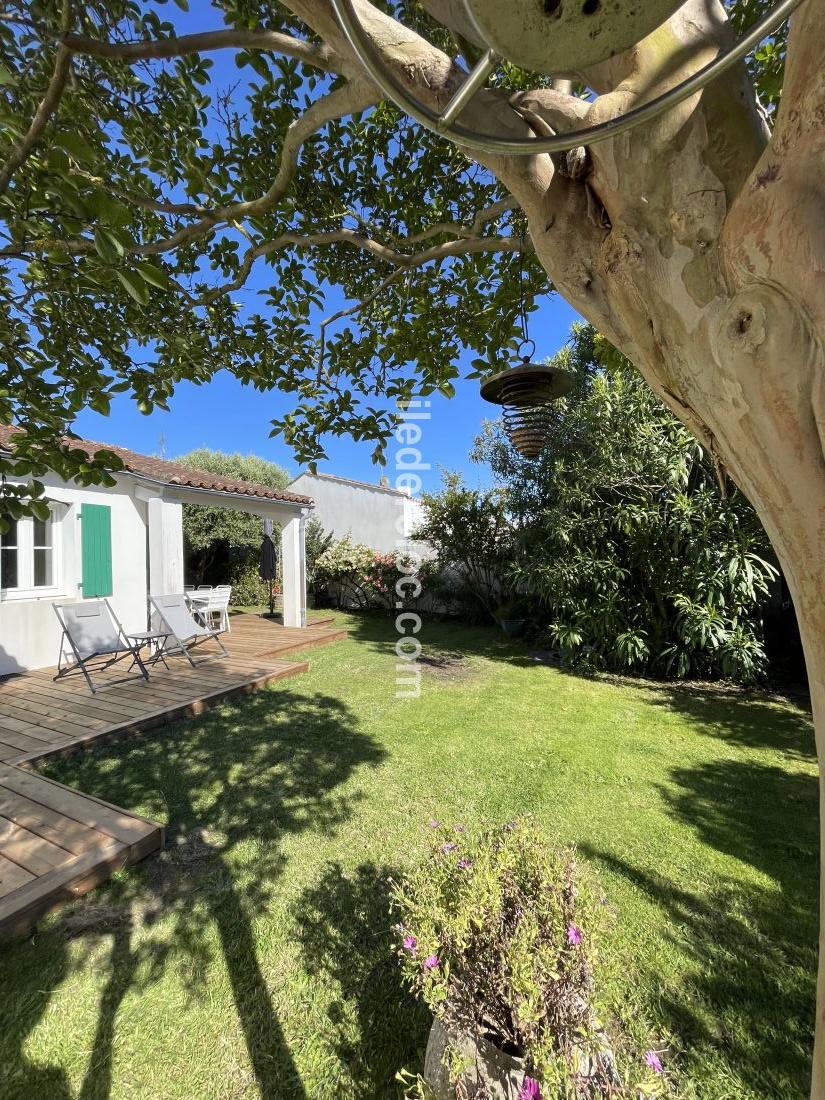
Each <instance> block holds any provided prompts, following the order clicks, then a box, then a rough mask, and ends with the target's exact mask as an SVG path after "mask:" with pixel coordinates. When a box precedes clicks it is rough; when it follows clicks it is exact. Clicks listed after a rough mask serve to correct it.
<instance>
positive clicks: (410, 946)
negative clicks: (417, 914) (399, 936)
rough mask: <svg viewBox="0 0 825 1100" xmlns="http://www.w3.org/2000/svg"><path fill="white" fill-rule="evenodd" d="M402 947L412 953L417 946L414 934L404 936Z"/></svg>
mask: <svg viewBox="0 0 825 1100" xmlns="http://www.w3.org/2000/svg"><path fill="white" fill-rule="evenodd" d="M403 947H404V950H405V951H409V952H410V954H412V955H414V954H415V949H416V947H418V940H417V939H416V938H415V936H405V937H404V942H403Z"/></svg>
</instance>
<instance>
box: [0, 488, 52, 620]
mask: <svg viewBox="0 0 825 1100" xmlns="http://www.w3.org/2000/svg"><path fill="white" fill-rule="evenodd" d="M49 511H50V513H51V528H52V583H51V584H49V585H42V586H35V583H34V521H33V520H32V517H31V516H23V517H22V518H21V519H19V520H18V521H17V581H18V584H17V587H16V588H5V587H3V577H2V576H0V599H2V600H3V601H8V600H43V599H51V598H52V597H53V596H64V595H65V594H66V593H65V589H64V586H63V522H64V518H65V512H66V508H65V505H63V506H61V505H59V504H56V503H50V505H49ZM2 539H3V536H2V534H0V542H2Z"/></svg>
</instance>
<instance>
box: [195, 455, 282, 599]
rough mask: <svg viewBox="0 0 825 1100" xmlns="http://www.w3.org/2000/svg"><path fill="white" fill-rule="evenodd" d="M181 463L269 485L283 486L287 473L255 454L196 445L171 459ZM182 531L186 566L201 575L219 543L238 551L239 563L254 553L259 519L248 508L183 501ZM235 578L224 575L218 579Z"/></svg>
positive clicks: (257, 541)
mask: <svg viewBox="0 0 825 1100" xmlns="http://www.w3.org/2000/svg"><path fill="white" fill-rule="evenodd" d="M175 461H176V462H180V463H181V465H183V466H191V467H193V468H194V469H196V470H207V471H208V472H209V473H212V474H221V475H222V476H224V477H227V478H238V479H239V480H241V481H253V482H256V483H257V484H259V485H267V486H269V487H270V488H272V489H285V488H286V487H287V485H289V482H290V480H291V479H290V476H289V474H288V473H287V471H286V470H285V469H284V468H283V466H278V465H277V464H276V463H274V462H268V461H267V460H266V459H264V458H260V457H259V456H258V455H251V454H250V455H241V454H226V453H224V452H223V451H213V450H211V449H209V448H208V447H200V448H198V449H197V450H194V451H189V453H188V454H185V455H181V456H180V457H179V458H177V459H175ZM183 534H184V539H185V541H186V548H187V551H188V553H189V566H190V569H192V570H193V572H194V573H195V574H196V575H197V579H198V580H199V581H202V580H203V579H204V576H205V573H206V570H207V569H208V568H209V566H210V565H211V563H212V562H213V560H214V558H215V555H216V552H217V550H218V548H219V546H220V545H221V544H223V545H224V547H225V548H226V549H227V550H228V549H234V550H235V551H239V552H240V553H239V555H238V557H239V563H238V564H239V565H243V564H244V563H245V562H246V560H247V559H249V558H250V556H254V555H255V554H256V553H257V551H258V549H259V548H260V545H261V519H260V517H259V516H255V515H251V514H250V513H248V512H242V511H235V510H234V509H231V508H212V507H209V506H208V505H203V504H184V506H183ZM228 579H235V578H234V576H232V577H230V575H227V576H226V577H223V578H222V580H224V581H226V580H228Z"/></svg>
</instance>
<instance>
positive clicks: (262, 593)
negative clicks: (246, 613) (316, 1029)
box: [229, 560, 269, 607]
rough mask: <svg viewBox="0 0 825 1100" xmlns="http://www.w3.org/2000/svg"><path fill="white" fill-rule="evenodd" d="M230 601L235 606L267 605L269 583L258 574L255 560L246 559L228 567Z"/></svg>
mask: <svg viewBox="0 0 825 1100" xmlns="http://www.w3.org/2000/svg"><path fill="white" fill-rule="evenodd" d="M229 584H231V585H232V603H233V604H234V605H235V606H236V607H262V606H264V605H266V606H268V605H269V585H268V584H267V583H266V582H265V581H262V580H261V578H260V577H259V576H258V563H257V561H251V560H248V561H246V562H240V563H237V564H234V565H233V566H231V567H230V572H229Z"/></svg>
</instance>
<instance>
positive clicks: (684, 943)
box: [581, 759, 819, 1100]
mask: <svg viewBox="0 0 825 1100" xmlns="http://www.w3.org/2000/svg"><path fill="white" fill-rule="evenodd" d="M659 790H660V793H661V795H662V797H663V798H664V799H665V801H666V803H667V805H668V808H669V812H670V814H671V815H672V816H673V817H674V818H676V819H677V820H679V821H680V822H682V823H683V824H685V825H687V826H688V827H689V828H690V829H691V830H692V831H693V832H694V833H695V835H696V836H697V837H698V839H699V840H700V841H702V842H703V843H704V844H705V845H707V846H709V847H711V848H714V849H716V850H717V851H719V852H722V853H724V854H725V855H726V856H729V857H733V858H735V859H737V860H739V861H741V862H742V863H743V864H746V865H748V867H749V868H753V869H754V870H755V871H756V872H758V875H759V876H764V877H765V879H766V880H768V881H764V884H763V882H760V881H758V880H757V881H754V877H755V876H754V875H753V872H752V871H750V870H749V871H748V872H747V876H745V875H743V877H742V878H735V877H731V876H728V877H726V878H725V879H724V880H723V881H722V882H721V883H719V877H718V874H717V873H716V872H711V875H712V886H707V885H706V884H704V883H703V882H702V881H701V880H699V881H697V882H696V885H695V887H694V888H692V889H686V888H685V887H684V886H683V885H682V884H677V883H676V882H674V881H671V880H670V879H669V877H668V875H667V871H666V864H665V863H663V866H662V868H661V869H660V870H658V871H657V872H652V871H650V869H648V868H643V867H638V866H633V865H632V864H631V863H629V862H628V861H626V860H624V859H622V858H621V857H619V856H617V855H615V854H611V853H608V852H605V851H600V850H595V849H592V848H587V847H585V846H583V847H582V849H581V850H582V851H583V853H584V854H585V855H589V856H592V857H594V858H595V859H597V860H599V861H600V862H601V863H602V864H604V865H605V866H607V867H608V868H609V869H610V871H611V872H613V873H614V874H617V875H621V876H622V877H624V878H625V879H627V880H628V881H629V882H631V883H632V884H633V885H634V886H635V887H636V888H637V889H638V890H640V891H642V892H643V893H644V894H645V895H647V897H648V898H649V899H650V901H651V902H652V903H653V904H655V905H657V906H658V907H659V908H660V909H661V910H662V911H663V912H664V913H665V915H666V917H667V922H668V925H667V927H668V932H667V936H668V938H669V939H670V940H671V942H672V943H673V945H674V947H675V948H676V950H677V951H678V952H680V953H681V954H683V955H687V956H688V959H689V964H688V965H689V969H688V972H687V975H686V976H685V977H684V978H682V979H681V981H680V982H679V984H678V985H677V984H675V983H673V982H672V981H671V982H670V983H666V982H664V981H663V980H662V979H660V978H659V976H658V974H657V973H656V969H655V964H656V960H655V957H651V954H650V951H649V950H648V949H643V950H640V952H639V955H638V957H637V959H636V960H635V962H636V963H637V965H638V966H639V967H640V968H642V969H644V968H648V969H649V971H650V972H649V973H648V975H647V977H646V980H645V982H644V983H643V984H644V985H645V986H647V987H651V988H653V989H657V990H658V995H657V996H654V997H652V998H651V1000H652V1002H655V1009H654V1011H655V1013H656V1015H657V1016H658V1017H659V1019H660V1023H661V1024H662V1026H664V1028H665V1029H666V1030H668V1031H671V1032H672V1033H674V1034H675V1035H677V1036H678V1038H679V1041H680V1042H681V1043H683V1044H684V1047H685V1052H684V1068H685V1073H686V1076H687V1078H688V1079H690V1076H691V1064H692V1063H693V1062H694V1060H701V1059H703V1058H709V1059H712V1061H713V1062H714V1064H716V1065H720V1066H725V1065H727V1067H729V1072H730V1074H731V1077H732V1078H733V1079H735V1080H736V1081H737V1082H739V1083H740V1084H739V1085H737V1086H736V1087H738V1088H740V1091H739V1092H730V1093H729V1095H731V1096H733V1095H737V1096H739V1095H745V1092H744V1091H741V1090H745V1089H747V1090H748V1091H747V1095H748V1096H753V1097H759V1098H762V1097H776V1098H777V1100H779V1098H781V1100H789V1098H790V1097H792V1096H800V1097H801V1096H804V1095H807V1089H808V1079H809V1074H810V1056H811V1047H812V1043H813V1017H814V1002H815V986H816V961H817V934H818V850H819V832H818V783H817V777H816V775H815V774H813V773H812V772H805V771H791V770H788V769H786V768H783V767H779V766H770V765H766V764H761V763H756V762H754V761H751V760H743V759H737V760H715V761H708V762H704V763H702V764H698V765H695V766H693V767H679V768H674V769H673V770H672V771H671V782H670V783H668V784H666V785H661V786H660V788H659Z"/></svg>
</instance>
